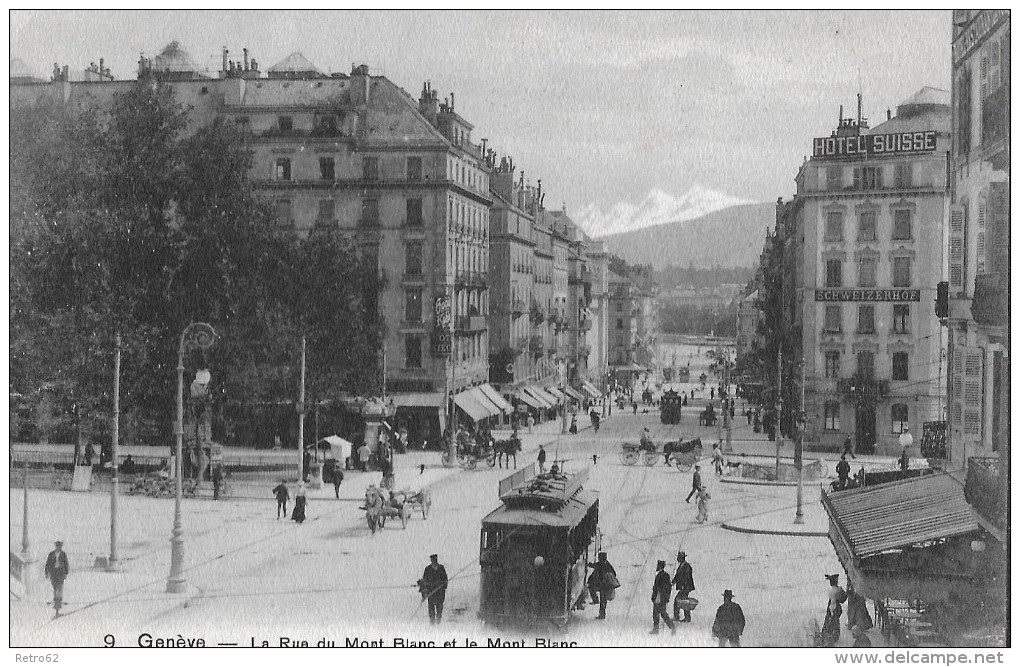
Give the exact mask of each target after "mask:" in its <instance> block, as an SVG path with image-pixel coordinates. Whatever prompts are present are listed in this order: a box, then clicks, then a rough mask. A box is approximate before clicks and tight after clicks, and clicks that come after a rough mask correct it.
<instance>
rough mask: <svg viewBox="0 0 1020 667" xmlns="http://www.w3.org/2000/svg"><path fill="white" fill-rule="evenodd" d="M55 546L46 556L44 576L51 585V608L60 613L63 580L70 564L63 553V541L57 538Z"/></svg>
mask: <svg viewBox="0 0 1020 667" xmlns="http://www.w3.org/2000/svg"><path fill="white" fill-rule="evenodd" d="M53 546H55V547H56V548H55V549H54V550H53V551H51V552H50V553H49V555H48V556H46V569H45V572H46V577H47V578H48V579H49V580H50V585H51V586H53V608H54V609H56V610H57V615H58V616H59V615H60V607H61V606H62V605H63V604H64V580H65V579H67V575H68V573H69V572H70V571H71V564H70V563H68V561H67V554H66V553H64V543H63V542H61V541H60V540H57V542H56V543H54V545H53Z"/></svg>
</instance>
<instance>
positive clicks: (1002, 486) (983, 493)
mask: <svg viewBox="0 0 1020 667" xmlns="http://www.w3.org/2000/svg"><path fill="white" fill-rule="evenodd" d="M1000 465H1002V462H1001V461H999V459H998V458H997V457H976V456H972V457H971V458H969V459H967V482H966V484H965V485H964V488H963V493H964V496H965V497H966V498H967V502H968V503H970V505H971V506H972V507H973V508H974V509H976V510H977V511H978V513H979V514H980V515H981V516H982V517H984V518H985V519H986V520H987V521H988V522H989V523H991V524H992V525H993V526H995V527H997V528H1002V529H1005V527H1006V483H1005V480H1004V479H1003V477H1002V474H1001V472H1000V471H999V466H1000Z"/></svg>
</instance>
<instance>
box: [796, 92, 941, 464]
mask: <svg viewBox="0 0 1020 667" xmlns="http://www.w3.org/2000/svg"><path fill="white" fill-rule="evenodd" d="M949 127H950V108H949V94H948V92H947V91H942V90H937V89H934V88H923V89H922V90H920V91H918V92H917V93H916V94H915V95H913V96H912V97H911V98H910V99H908V100H907V101H905V102H903V103H902V104H901V105H900V106H899V107H898V108H897V110H896V115H895V117H894V116H893V115H892V114H891V112H887V120H886V122H884V123H882V124H880V125H878V126H877V127H875V128H873V129H870V130H869V127H868V123H867V120H866V119H862V118H861V117H860V112H858V118H857V119H846V120H845V119H842V118H841V119H840V123H839V126H838V127H837V129H836V131H835V132H833V134H832V136H830V137H824V138H819V139H815V140H814V142H813V156H812V158H811V159H809V160H808V161H807V162H805V164H804V165H803V166H802V167H801V169H800V172H799V173H798V175H797V179H796V180H797V195H796V200H799V201H798V202H797V203H798V206H797V207H794V210H796V211H797V213H798V214H799V215H800V216H802V220H801V222H802V226H801V225H798V226H801V228H802V229H803V230H804V239H803V261H804V266H803V271H802V272H801V279H800V281H798V282H800V284H801V285H802V289H800V290H798V292H799V293H798V294H788V295H786V296H787V297H788V298H790V299H795V303H796V304H797V306H798V308H799V309H800V311H801V314H802V321H803V331H802V335H803V340H802V346H803V347H802V350H803V357H804V364H805V367H804V376H805V412H806V419H807V422H806V431H805V432H806V438H807V440H808V442H811V443H813V444H815V443H817V445H819V447H820V448H821V449H826V450H830V451H831V450H837V449H838V448H839V447H840V446H841V445H842V443H843V441H844V440H845V439H846V437H847V436H851V437H853V439H854V441H855V443H856V447H857V451H859V452H865V453H869V452H875V453H878V454H885V455H894V454H897V453H898V452H899V446H898V439H899V435H900V434H901V433H902V432H903V431H904V429H907V428H909V429H910V431H911V432H912V433H915V434H917V436H916V439H915V444H919V442H920V434H921V430H922V425H923V423H924V422H928V421H940V420H942V419H943V414H944V409H945V405H944V401H943V399H942V390H941V387H942V382H943V381H942V380H941V378H942V377H943V376H944V372H945V362H944V360H943V359H942V357H941V354H942V349H943V347H944V343H943V340H944V337H945V335H944V333H943V330H942V328H941V327H940V325H939V321H938V320H937V319H936V317H935V312H934V303H933V302H934V299H935V291H936V285H937V283H938V282H939V281H941V280H943V279H944V273H945V269H944V266H945V261H944V247H945V244H944V240H943V232H942V229H943V225H942V221H943V219H944V218H945V215H946V211H947V206H948V192H947V182H946V153H947V151H948V150H949V147H950V144H949ZM792 372H794V373H797V369H792ZM786 376H787V377H790V376H789V374H787V375H786ZM914 455H915V456H916V455H917V453H916V452H914Z"/></svg>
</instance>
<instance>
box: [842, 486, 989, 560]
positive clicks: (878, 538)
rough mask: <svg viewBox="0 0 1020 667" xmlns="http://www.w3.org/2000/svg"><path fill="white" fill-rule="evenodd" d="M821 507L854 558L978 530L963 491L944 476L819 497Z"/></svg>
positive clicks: (961, 487)
mask: <svg viewBox="0 0 1020 667" xmlns="http://www.w3.org/2000/svg"><path fill="white" fill-rule="evenodd" d="M822 505H823V506H824V507H825V511H826V512H828V514H829V522H830V526H832V527H834V528H835V529H836V530H837V532H838V533H839V537H840V538H841V540H843V542H844V544H845V546H846V547H847V548H848V549H849V551H850V555H851V556H853V557H854V558H866V557H868V556H873V555H875V554H879V553H881V552H883V551H888V550H890V549H898V548H903V547H908V546H911V545H914V544H920V543H923V542H931V541H933V540H940V539H944V538H947V537H953V536H954V535H963V534H965V533H970V532H973V531H976V530H977V529H978V523H977V520H976V519H975V518H974V514H973V511H972V510H971V507H970V505H968V504H967V500H966V499H965V498H964V495H963V485H962V484H960V483H959V482H957V481H956V480H955V479H953V478H952V477H950V476H949V475H946V474H934V475H923V476H921V477H914V478H912V479H907V480H903V481H901V482H890V483H888V484H876V485H874V486H866V487H864V488H860V489H851V490H848V491H836V492H832V493H824V492H823V494H822ZM831 532H832V531H831V530H830V534H831Z"/></svg>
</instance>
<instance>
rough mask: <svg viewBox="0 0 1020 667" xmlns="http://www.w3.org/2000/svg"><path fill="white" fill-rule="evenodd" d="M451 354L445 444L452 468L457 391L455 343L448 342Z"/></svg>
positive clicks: (454, 452) (454, 455)
mask: <svg viewBox="0 0 1020 667" xmlns="http://www.w3.org/2000/svg"><path fill="white" fill-rule="evenodd" d="M450 348H451V352H452V354H451V355H450V418H449V420H448V421H447V427H448V428H449V430H450V440H449V442H447V443H446V447H447V454H448V455H449V456H448V459H449V461H448V463H447V465H448V466H450V467H452V466H455V465H457V406H456V404H454V402H453V396H454V394H455V393H456V391H457V343H456V340H453V341H451V342H450Z"/></svg>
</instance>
